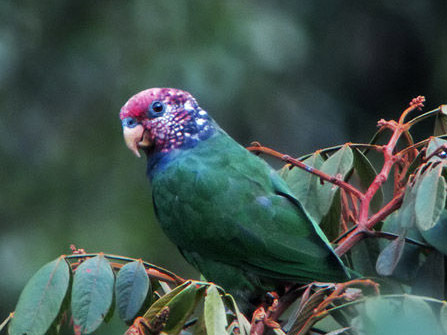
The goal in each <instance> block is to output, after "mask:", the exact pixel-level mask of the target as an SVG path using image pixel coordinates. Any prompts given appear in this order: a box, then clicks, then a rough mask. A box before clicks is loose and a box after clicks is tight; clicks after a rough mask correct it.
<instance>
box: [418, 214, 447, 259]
mask: <svg viewBox="0 0 447 335" xmlns="http://www.w3.org/2000/svg"><path fill="white" fill-rule="evenodd" d="M421 235H422V237H423V238H424V239H425V240H426V241H427V243H428V244H430V245H431V246H432V247H434V248H435V249H436V250H438V251H439V252H441V253H443V254H444V255H445V256H447V210H445V209H443V210H442V212H441V215H440V216H439V219H438V221H437V222H436V224H435V225H434V226H433V227H432V228H430V229H427V230H421Z"/></svg>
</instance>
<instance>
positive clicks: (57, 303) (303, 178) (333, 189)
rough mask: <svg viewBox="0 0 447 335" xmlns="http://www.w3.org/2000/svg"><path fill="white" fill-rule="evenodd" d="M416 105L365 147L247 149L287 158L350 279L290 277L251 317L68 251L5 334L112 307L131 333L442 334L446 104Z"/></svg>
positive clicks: (135, 270)
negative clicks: (430, 128) (415, 135)
mask: <svg viewBox="0 0 447 335" xmlns="http://www.w3.org/2000/svg"><path fill="white" fill-rule="evenodd" d="M423 103H424V98H423V97H418V98H415V99H413V100H412V102H411V103H410V106H409V107H408V108H407V109H406V110H405V111H404V112H403V113H402V115H401V117H400V118H399V120H398V121H384V120H380V121H379V123H378V124H379V130H378V132H377V133H376V134H375V135H374V137H373V139H372V140H371V142H370V143H368V144H353V143H346V144H344V145H342V146H337V147H332V148H327V149H322V150H318V151H316V152H315V153H312V154H310V155H307V156H305V157H302V158H300V159H295V158H292V157H290V156H288V155H284V154H281V153H279V152H277V151H275V150H272V149H269V148H265V147H263V146H261V145H260V144H258V143H256V144H254V145H253V146H251V147H249V148H248V149H249V150H252V151H254V152H257V153H264V154H270V155H273V156H275V157H278V158H280V159H281V160H283V161H285V162H286V163H287V164H286V165H285V166H284V167H283V168H282V169H281V170H280V174H281V176H282V177H283V178H284V179H285V180H286V181H287V182H288V183H289V185H290V187H291V188H292V190H293V191H294V192H295V193H296V196H297V197H298V199H299V200H300V201H301V203H302V204H303V206H304V207H305V209H306V210H307V212H308V213H309V215H312V217H313V218H314V219H315V220H316V221H318V222H319V223H320V225H321V227H322V228H323V229H324V231H325V232H326V234H327V236H328V237H329V238H330V239H331V240H332V241H333V243H334V245H335V246H336V248H335V250H336V252H337V254H338V255H339V256H341V257H343V260H344V261H345V263H346V264H347V265H348V266H349V267H350V268H351V269H352V274H353V279H352V280H351V281H348V282H346V283H310V284H308V285H305V286H301V287H299V286H292V287H290V288H288V290H287V291H286V292H285V293H284V295H282V296H275V295H273V296H272V298H271V301H269V302H268V303H265V304H264V305H263V306H260V307H259V308H258V309H257V310H256V311H255V313H254V315H253V318H252V319H251V321H249V320H250V317H251V316H249V315H243V314H242V313H240V312H239V310H238V307H237V305H236V303H235V301H234V299H233V297H231V296H230V295H228V294H227V293H226V292H225V288H221V287H217V286H216V285H214V284H212V283H209V282H205V281H194V280H184V279H183V278H181V277H179V276H177V275H175V274H173V273H171V272H169V271H167V270H165V269H162V268H160V267H157V266H155V265H153V264H149V263H146V262H143V261H141V260H135V259H131V258H126V257H121V256H113V255H106V254H102V253H99V254H86V253H85V252H84V251H83V250H75V252H74V254H73V255H68V256H61V257H59V258H58V259H56V260H55V261H53V262H50V263H48V264H47V265H45V266H44V267H42V268H41V270H39V271H38V272H37V273H36V274H35V275H34V276H33V277H32V278H31V279H30V281H29V282H28V284H27V286H26V287H25V288H24V290H23V292H22V295H21V297H20V299H19V302H18V304H17V308H16V311H15V314H14V316H13V317H12V318H11V317H10V318H8V319H7V320H5V322H4V323H3V324H2V325H0V330H1V328H4V327H5V325H6V324H7V323H8V322H9V323H10V326H9V334H10V335H24V334H27V335H31V334H32V335H39V334H42V335H43V334H56V333H58V330H59V328H60V325H61V324H63V323H66V322H67V320H68V317H67V315H71V316H72V319H73V324H74V332H75V334H91V333H93V332H94V331H95V330H96V329H97V328H98V327H99V326H100V324H101V323H102V322H104V321H105V322H107V320H108V319H109V318H110V316H111V314H112V313H113V311H114V309H115V308H116V309H117V310H118V314H119V316H120V318H121V319H122V320H123V321H124V322H126V323H127V324H131V326H130V328H129V329H128V330H127V332H126V334H128V335H130V334H169V335H174V334H198V335H202V334H209V335H214V334H229V335H231V334H234V335H236V334H247V335H248V334H258V335H261V334H267V333H268V334H271V333H273V334H293V335H297V334H299V335H304V334H315V333H317V334H332V335H333V334H358V335H363V334H365V335H366V334H367V335H371V334H373V335H374V334H394V335H400V334H402V335H403V334H406V335H408V334H434V335H437V334H447V305H446V303H445V301H444V299H445V297H446V295H445V287H446V284H447V281H446V277H445V263H446V262H445V257H446V256H447V248H446V245H447V209H446V198H447V194H446V193H447V192H446V180H445V177H446V169H445V167H446V166H447V160H446V158H447V141H446V140H444V139H443V137H444V136H445V135H444V133H445V129H447V107H446V106H445V105H443V106H441V107H439V108H436V109H434V110H432V111H429V112H426V113H423V114H420V115H418V116H416V117H415V118H413V119H411V120H409V121H406V118H407V117H408V115H409V113H411V112H414V111H418V110H421V109H422V107H423ZM431 116H435V117H436V119H435V132H434V135H435V136H433V137H430V138H427V139H424V140H422V141H420V142H417V143H414V141H413V139H412V136H411V134H410V130H411V129H412V127H413V126H415V125H416V124H418V123H419V122H420V121H422V120H424V119H426V118H428V117H431ZM387 130H389V131H391V136H390V137H389V138H388V140H385V141H384V144H379V143H380V141H382V140H383V138H384V136H385V132H386V131H387ZM375 154H380V155H382V156H383V160H382V161H381V163H380V164H379V163H378V162H380V161H379V160H378V159H377V157H374V155H375ZM377 171H378V172H377ZM285 310H288V314H283V313H284V312H285ZM281 315H282V318H281V319H280V316H281ZM285 315H287V316H285Z"/></svg>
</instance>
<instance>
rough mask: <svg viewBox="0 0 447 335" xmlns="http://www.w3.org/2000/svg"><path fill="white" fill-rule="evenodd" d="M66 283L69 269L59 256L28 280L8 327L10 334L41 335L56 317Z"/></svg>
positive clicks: (68, 280)
mask: <svg viewBox="0 0 447 335" xmlns="http://www.w3.org/2000/svg"><path fill="white" fill-rule="evenodd" d="M69 283H70V268H69V266H68V264H67V262H66V261H65V259H64V257H63V256H61V257H59V258H58V259H56V260H54V261H52V262H50V263H48V264H46V265H44V266H43V267H42V268H41V269H40V270H39V271H37V273H36V274H35V275H34V276H33V277H32V278H31V279H30V280H29V281H28V283H27V284H26V286H25V288H24V289H23V291H22V293H21V294H20V298H19V302H18V303H17V307H16V311H15V313H14V318H13V319H12V321H11V324H10V326H9V334H10V335H24V334H26V335H40V334H41V335H43V334H45V333H46V332H47V331H48V330H49V329H50V326H51V325H52V323H53V322H54V320H55V319H56V318H57V316H58V314H59V312H60V309H61V306H62V303H63V301H64V298H65V296H66V294H67V291H68V287H69Z"/></svg>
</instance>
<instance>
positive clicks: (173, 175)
mask: <svg viewBox="0 0 447 335" xmlns="http://www.w3.org/2000/svg"><path fill="white" fill-rule="evenodd" d="M170 155H171V156H170V157H169V160H168V162H165V163H163V164H162V165H161V166H160V167H158V168H157V169H156V170H155V171H153V178H152V194H153V199H154V205H155V208H156V213H157V216H158V218H159V221H160V224H161V226H162V228H163V230H164V231H165V233H166V234H167V235H168V237H169V238H171V240H172V241H173V242H174V243H175V244H177V245H178V246H179V248H180V250H181V251H182V252H183V254H184V255H185V257H186V258H187V259H188V261H190V262H191V263H193V264H194V265H195V266H197V267H198V268H199V270H200V271H201V272H202V273H203V274H204V275H205V276H206V277H207V279H208V280H211V281H215V282H217V283H220V284H221V285H223V286H224V287H225V285H226V284H227V283H228V285H233V284H230V282H232V281H237V280H241V278H240V277H241V276H244V277H245V278H244V280H245V279H246V280H247V282H251V284H252V285H254V286H257V285H258V284H257V283H254V284H253V281H254V282H256V281H259V282H261V281H269V280H271V281H277V280H279V281H293V282H303V283H307V282H311V281H343V280H346V278H347V275H346V272H345V270H344V267H343V265H342V263H341V261H340V260H339V259H338V258H337V256H336V255H335V254H334V252H333V250H332V248H331V247H330V244H329V242H328V241H327V238H326V237H325V236H324V234H323V232H322V231H321V229H320V228H319V227H318V226H317V225H316V224H315V223H314V222H312V221H311V220H310V219H309V217H308V216H307V215H306V214H305V213H304V211H303V209H302V207H301V205H300V204H299V203H298V201H297V200H296V199H295V197H294V196H293V195H292V193H291V191H290V190H289V188H288V186H287V185H286V183H285V182H284V181H283V180H282V179H281V178H280V177H279V176H278V175H277V174H276V172H275V171H274V170H273V169H272V168H271V167H270V166H269V165H267V163H265V162H264V161H263V160H262V159H260V158H258V157H256V156H255V155H253V154H251V153H250V152H248V151H247V150H246V149H245V148H243V147H242V146H240V145H239V144H237V143H236V142H235V141H234V140H233V139H231V138H230V137H229V136H228V135H227V134H226V133H225V132H223V131H222V130H219V131H218V132H217V133H216V134H215V135H214V136H212V137H210V138H209V139H207V140H205V141H202V142H200V143H199V144H198V145H197V146H195V147H193V148H190V149H187V150H177V151H175V152H173V153H171V154H170ZM259 285H260V284H259Z"/></svg>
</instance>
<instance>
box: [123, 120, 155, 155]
mask: <svg viewBox="0 0 447 335" xmlns="http://www.w3.org/2000/svg"><path fill="white" fill-rule="evenodd" d="M123 135H124V142H126V145H127V147H128V148H129V149H130V151H132V152H133V153H134V154H135V155H136V156H137V157H141V155H140V152H139V151H138V149H139V148H148V147H149V146H150V145H151V142H150V141H149V138H148V132H147V131H145V130H144V127H143V126H142V125H141V124H139V125H137V126H135V127H133V128H130V127H123Z"/></svg>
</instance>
